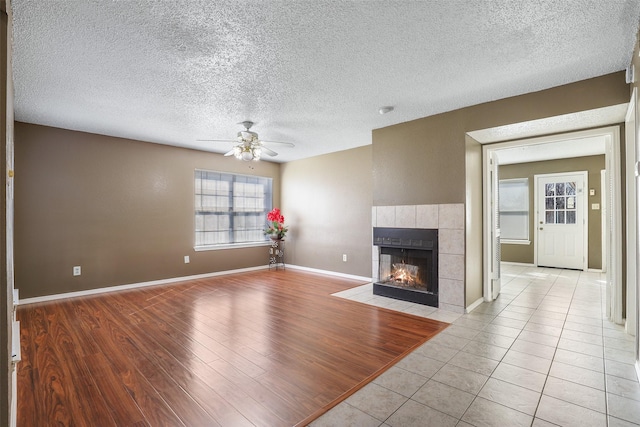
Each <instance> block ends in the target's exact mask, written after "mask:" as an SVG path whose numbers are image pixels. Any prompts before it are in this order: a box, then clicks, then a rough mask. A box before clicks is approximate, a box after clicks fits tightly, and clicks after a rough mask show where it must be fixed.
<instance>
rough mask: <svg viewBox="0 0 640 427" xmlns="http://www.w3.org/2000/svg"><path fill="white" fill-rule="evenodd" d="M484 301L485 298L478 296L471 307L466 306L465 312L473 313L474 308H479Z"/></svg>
mask: <svg viewBox="0 0 640 427" xmlns="http://www.w3.org/2000/svg"><path fill="white" fill-rule="evenodd" d="M483 302H484V298H482V297H481V298H478V299H477V300H475V302H474V303H473V304H471V305H470V306H469V307H467V308H466V310H465V313H471V312H472V311H473V310H475V309H476V308H478V306H479V305H480V304H482V303H483Z"/></svg>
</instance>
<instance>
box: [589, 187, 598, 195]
mask: <svg viewBox="0 0 640 427" xmlns="http://www.w3.org/2000/svg"><path fill="white" fill-rule="evenodd" d="M589 195H590V196H595V195H596V189H595V188H590V189H589Z"/></svg>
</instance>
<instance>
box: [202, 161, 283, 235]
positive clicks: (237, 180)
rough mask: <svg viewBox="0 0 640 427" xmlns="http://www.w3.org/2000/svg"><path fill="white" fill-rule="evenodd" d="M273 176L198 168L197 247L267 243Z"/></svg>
mask: <svg viewBox="0 0 640 427" xmlns="http://www.w3.org/2000/svg"><path fill="white" fill-rule="evenodd" d="M271 187H272V179H271V178H265V177H260V176H249V175H238V174H232V173H222V172H213V171H204V170H196V171H195V246H196V248H198V247H200V248H207V247H211V248H215V247H216V246H221V245H224V246H227V245H238V244H246V243H256V242H263V241H265V240H266V236H265V235H264V233H263V230H264V228H265V221H266V219H265V218H266V215H267V212H269V211H270V210H271V204H272V201H271V200H272V191H271Z"/></svg>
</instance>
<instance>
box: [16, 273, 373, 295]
mask: <svg viewBox="0 0 640 427" xmlns="http://www.w3.org/2000/svg"><path fill="white" fill-rule="evenodd" d="M286 267H287V268H291V269H293V270H302V271H308V272H311V273H319V274H325V275H328V276H337V277H343V278H345V279H354V280H362V281H365V282H368V283H370V282H371V277H362V276H354V275H351V274H344V273H338V272H335V271H328V270H318V269H315V268H309V267H301V266H298V265H290V264H287V265H286ZM267 268H269V267H268V266H259V267H249V268H239V269H237V270H226V271H218V272H215V273H205V274H196V275H193V276H183V277H173V278H170V279H161V280H151V281H149V282H141V283H130V284H127V285H117V286H109V287H106V288H97V289H88V290H86V291H77V292H66V293H62V294H54V295H44V296H41V297H33V298H23V299H20V300H19V301H17V304H18V305H26V304H36V303H41V302H48V301H55V300H60V299H67V298H76V297H85V296H89V295H97V294H103V293H106V292H117V291H126V290H129V289H137V288H144V287H147V286H157V285H167V284H169V283H176V282H184V281H187V280H196V279H205V278H208V277H216V276H224V275H227V274H235V273H245V272H248V271H256V270H265V269H267Z"/></svg>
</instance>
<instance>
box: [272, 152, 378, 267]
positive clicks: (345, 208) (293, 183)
mask: <svg viewBox="0 0 640 427" xmlns="http://www.w3.org/2000/svg"><path fill="white" fill-rule="evenodd" d="M371 188H372V187H371V146H365V147H360V148H355V149H352V150H346V151H341V152H337V153H332V154H327V155H323V156H318V157H313V158H310V159H304V160H299V161H295V162H289V163H286V164H284V165H282V211H283V213H284V215H285V218H286V219H287V223H288V224H290V233H289V235H290V237H289V239H288V241H287V254H290V255H288V256H289V257H290V258H289V261H288V262H289V263H293V264H296V265H300V266H304V267H309V268H316V269H321V270H329V271H335V272H339V273H345V274H352V275H357V276H363V277H371V249H372V236H371ZM343 254H346V255H347V262H343V261H342V255H343Z"/></svg>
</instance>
